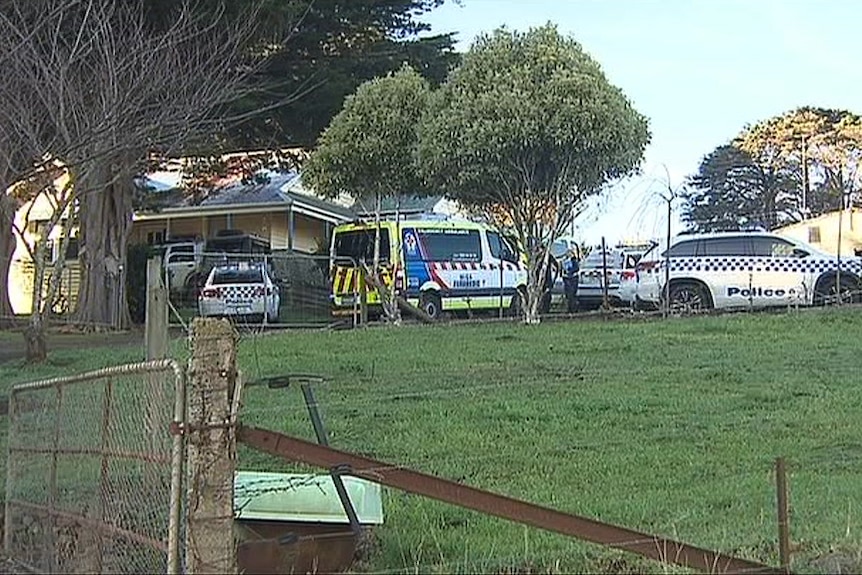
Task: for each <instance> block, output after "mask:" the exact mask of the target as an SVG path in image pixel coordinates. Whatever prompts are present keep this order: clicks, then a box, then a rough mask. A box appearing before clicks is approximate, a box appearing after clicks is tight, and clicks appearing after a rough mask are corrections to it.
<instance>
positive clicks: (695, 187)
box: [681, 144, 798, 232]
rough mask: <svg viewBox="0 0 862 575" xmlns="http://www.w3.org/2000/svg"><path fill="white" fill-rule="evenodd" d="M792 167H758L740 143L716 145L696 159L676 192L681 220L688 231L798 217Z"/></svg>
mask: <svg viewBox="0 0 862 575" xmlns="http://www.w3.org/2000/svg"><path fill="white" fill-rule="evenodd" d="M796 189H797V183H796V181H795V180H794V178H793V174H792V172H789V171H788V170H786V169H783V168H781V167H777V166H762V165H759V164H757V163H755V162H754V160H753V159H752V158H751V156H750V155H749V154H748V153H747V152H745V151H743V150H740V149H739V148H737V147H735V146H733V145H731V144H726V145H723V146H719V147H718V148H716V149H715V150H713V151H712V152H711V153H710V154H709V155H708V156H706V157H705V158H704V159H703V161H702V162H701V163H700V167H699V168H698V171H697V173H696V174H695V175H694V176H692V177H691V178H690V179H689V186H688V187H687V189H686V190H685V191H684V192H683V193H682V194H681V197H682V199H683V200H684V202H685V204H684V206H683V214H682V219H683V221H684V222H685V223H686V224H688V226H689V229H690V230H691V231H697V232H713V231H722V230H736V229H740V228H743V227H745V226H751V225H760V226H764V227H766V228H768V229H772V228H775V227H777V226H779V225H781V224H784V223H787V222H788V221H794V220H795V219H796V218H798V213H797V212H796V210H795V207H796V206H795V204H796Z"/></svg>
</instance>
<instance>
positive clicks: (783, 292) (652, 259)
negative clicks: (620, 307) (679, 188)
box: [635, 232, 862, 310]
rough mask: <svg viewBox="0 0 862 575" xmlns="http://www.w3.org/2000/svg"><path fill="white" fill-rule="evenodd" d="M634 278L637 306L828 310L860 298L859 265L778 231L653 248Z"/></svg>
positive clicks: (694, 238) (690, 238)
mask: <svg viewBox="0 0 862 575" xmlns="http://www.w3.org/2000/svg"><path fill="white" fill-rule="evenodd" d="M668 270H669V274H668ZM635 274H636V282H637V286H636V299H637V302H638V304H639V305H643V304H646V305H649V306H656V307H657V306H660V305H661V303H662V302H663V301H664V299H665V297H667V298H668V300H669V303H670V307H671V309H677V310H698V309H711V308H716V309H732V308H761V307H771V306H784V305H787V306H791V305H793V306H795V305H823V304H827V303H834V302H838V301H843V302H850V301H854V302H855V301H859V288H860V285H862V284H860V276H862V260H860V259H859V258H857V257H841V258H838V257H837V256H834V255H831V254H827V253H825V252H822V251H820V250H818V249H816V248H814V247H812V246H810V245H808V244H805V243H803V242H800V241H797V240H793V239H789V238H785V237H783V236H779V235H776V234H770V233H765V232H722V233H715V234H705V235H686V236H680V237H678V238H677V239H676V240H675V241H674V242H673V243H672V244H671V247H670V249H667V250H662V249H661V248H659V247H656V248H653V249H652V250H651V251H649V252H647V253H646V254H645V255H644V256H643V257H642V258H641V260H640V262H639V263H638V265H637V267H636V269H635ZM666 275H669V278H670V285H669V288H668V289H665V284H666Z"/></svg>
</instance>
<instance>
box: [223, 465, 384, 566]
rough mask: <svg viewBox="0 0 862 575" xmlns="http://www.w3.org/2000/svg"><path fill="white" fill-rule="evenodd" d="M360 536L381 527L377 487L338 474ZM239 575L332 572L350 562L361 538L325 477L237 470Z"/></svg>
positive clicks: (373, 484) (330, 483)
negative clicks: (375, 527)
mask: <svg viewBox="0 0 862 575" xmlns="http://www.w3.org/2000/svg"><path fill="white" fill-rule="evenodd" d="M342 481H343V482H344V487H345V489H346V491H347V494H348V496H349V498H350V501H351V503H352V504H353V508H354V509H355V511H356V515H357V518H358V519H359V523H360V525H361V526H362V531H363V533H367V532H368V530H370V529H372V528H373V527H374V526H376V525H380V524H382V523H383V501H382V497H381V488H380V485H378V484H376V483H373V482H371V481H367V480H364V479H359V478H356V477H347V476H342ZM234 488H235V492H234V510H235V522H234V525H235V529H236V534H237V539H238V547H237V563H238V567H239V571H240V573H261V574H267V573H333V572H340V571H346V570H348V569H350V567H351V565H352V564H353V562H354V560H355V557H356V551H357V545H358V544H359V543H360V541H359V538H360V537H357V535H356V534H354V533H353V531H351V529H350V523H349V521H348V519H347V513H345V511H344V507H343V506H342V504H341V500H340V499H339V497H338V493H337V492H336V490H335V485H334V483H333V480H332V477H331V476H330V475H328V474H323V475H315V474H292V473H264V472H255V471H238V472H237V473H236V478H235V482H234Z"/></svg>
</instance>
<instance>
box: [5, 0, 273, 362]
mask: <svg viewBox="0 0 862 575" xmlns="http://www.w3.org/2000/svg"><path fill="white" fill-rule="evenodd" d="M202 6H203V5H202V4H199V3H195V2H193V1H191V0H180V1H178V2H177V4H176V6H175V7H174V8H173V13H172V14H171V18H169V19H166V20H163V21H162V24H161V25H158V26H157V25H154V23H153V21H152V20H151V19H149V18H148V17H147V16H148V15H147V12H146V9H147V7H146V3H145V2H144V1H143V0H5V1H4V2H0V60H2V61H3V62H4V66H5V67H6V70H5V75H6V76H8V77H9V78H13V79H14V81H12V80H10V81H7V82H5V83H0V84H2V86H0V90H2V92H3V93H0V101H2V102H4V104H0V120H2V121H3V122H0V123H5V122H9V125H10V126H12V127H13V131H12V134H11V136H10V141H11V142H12V145H13V146H14V143H15V142H17V141H21V142H26V143H27V144H28V147H27V148H26V149H28V150H33V152H34V153H33V154H32V157H31V166H32V172H33V173H38V172H39V171H40V169H42V166H44V165H45V162H46V161H50V162H51V164H53V163H54V162H56V161H59V162H61V163H62V164H63V165H64V166H65V167H66V169H68V170H69V171H70V173H71V174H72V176H73V177H72V181H73V188H72V192H71V193H69V194H65V195H64V196H63V203H62V205H58V206H57V210H59V213H61V214H62V213H65V212H68V211H70V210H71V211H73V212H75V214H76V215H77V220H78V222H79V224H80V237H79V241H80V248H81V249H80V260H81V267H82V283H81V290H80V293H79V295H78V305H77V310H76V315H75V318H76V320H77V321H78V322H80V323H82V324H86V325H90V326H111V327H124V326H125V325H127V324H128V322H129V317H128V308H127V305H126V303H125V302H126V299H125V258H126V254H125V250H126V244H127V240H128V236H129V232H130V228H131V215H132V201H133V198H134V193H135V189H134V184H133V178H134V175H135V174H136V173H139V172H140V171H141V170H142V169H143V166H144V165H145V163H146V160H147V157H148V155H149V154H151V153H152V152H153V151H158V152H160V153H171V152H172V151H177V150H180V149H182V148H183V147H184V146H186V145H188V144H189V143H190V142H192V141H193V140H194V139H195V138H196V137H198V136H200V135H202V134H207V133H211V132H216V131H218V129H219V128H220V127H221V124H220V120H219V119H218V117H219V112H220V111H221V110H222V108H223V107H224V106H226V105H227V104H228V103H230V102H232V101H234V100H235V99H236V98H238V97H241V96H242V95H244V94H246V93H247V91H248V90H250V89H251V88H250V86H249V84H248V83H247V80H248V78H249V77H250V75H251V73H252V72H253V70H254V64H255V53H254V52H253V51H249V49H248V44H247V43H248V41H249V40H250V39H251V38H253V37H254V34H253V32H254V28H255V26H256V23H257V21H258V19H257V12H256V10H255V9H251V12H250V13H247V14H243V15H241V16H239V17H236V18H235V19H232V20H231V22H227V21H226V20H225V18H226V16H225V13H224V11H223V10H220V9H214V8H213V5H212V4H209V3H208V4H207V5H206V9H203V8H202ZM46 20H47V21H46ZM259 55H260V58H263V57H264V56H265V51H264V50H260V51H259ZM16 97H17V100H18V101H17V102H16V104H15V105H8V102H9V100H10V98H16ZM4 107H5V109H3V108H4ZM0 159H2V158H0ZM57 221H59V216H58V218H57ZM55 223H56V222H55ZM0 232H2V229H0ZM0 247H2V246H0ZM60 253H61V254H62V246H61V250H60ZM0 255H2V254H0ZM60 259H62V258H60ZM35 283H38V284H39V285H42V284H43V283H44V282H43V279H40V280H38V281H37V282H35ZM45 311H46V310H45V306H44V305H42V306H41V307H39V308H34V310H33V316H36V317H31V328H32V329H30V330H28V356H29V357H30V359H33V360H39V359H43V358H44V357H45V344H44V329H43V326H42V324H41V320H42V319H43V318H42V316H43V314H44V313H45Z"/></svg>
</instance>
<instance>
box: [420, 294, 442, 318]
mask: <svg viewBox="0 0 862 575" xmlns="http://www.w3.org/2000/svg"><path fill="white" fill-rule="evenodd" d="M419 308H420V309H421V310H422V311H424V312H425V313H426V314H428V316H429V317H430V318H431V319H434V320H438V319H440V317H441V316H442V315H443V304H442V302H441V301H440V296H439V295H438V294H436V293H434V292H424V293H423V294H422V295H421V296H420V297H419Z"/></svg>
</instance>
